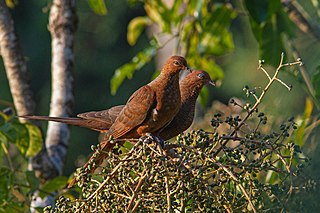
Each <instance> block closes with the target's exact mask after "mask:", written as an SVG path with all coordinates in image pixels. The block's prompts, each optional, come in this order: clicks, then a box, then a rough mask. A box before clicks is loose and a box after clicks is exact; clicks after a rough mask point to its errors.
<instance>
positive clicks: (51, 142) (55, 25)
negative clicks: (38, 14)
mask: <svg viewBox="0 0 320 213" xmlns="http://www.w3.org/2000/svg"><path fill="white" fill-rule="evenodd" d="M76 23H77V17H76V10H75V1H74V0H54V1H53V5H52V7H51V11H50V17H49V27H48V28H49V31H50V33H51V38H52V42H51V48H52V62H51V72H52V93H51V95H52V96H51V104H50V116H57V117H68V116H69V115H70V114H71V112H72V104H73V80H74V76H73V68H74V53H73V42H74V32H75V30H76ZM68 139H69V129H68V126H67V125H65V124H61V123H55V122H49V126H48V131H47V136H46V148H47V152H48V155H49V157H50V158H53V159H54V161H53V162H54V163H55V164H56V167H57V169H58V171H59V174H61V173H62V169H63V162H64V159H65V155H66V151H67V149H66V148H67V145H68Z"/></svg>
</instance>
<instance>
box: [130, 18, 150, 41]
mask: <svg viewBox="0 0 320 213" xmlns="http://www.w3.org/2000/svg"><path fill="white" fill-rule="evenodd" d="M149 24H150V19H149V18H148V17H145V16H144V17H136V18H134V19H132V20H131V21H130V23H129V25H128V33H127V39H128V43H129V44H130V45H131V46H133V45H135V44H136V42H137V39H138V38H139V36H140V35H141V33H142V31H143V30H144V29H145V27H146V26H148V25H149Z"/></svg>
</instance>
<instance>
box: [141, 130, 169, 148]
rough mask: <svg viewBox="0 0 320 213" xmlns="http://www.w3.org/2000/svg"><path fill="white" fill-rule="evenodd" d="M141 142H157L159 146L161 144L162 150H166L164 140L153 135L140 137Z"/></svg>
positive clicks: (147, 134) (148, 134)
mask: <svg viewBox="0 0 320 213" xmlns="http://www.w3.org/2000/svg"><path fill="white" fill-rule="evenodd" d="M139 140H140V141H142V142H143V143H147V144H150V143H152V142H156V143H157V144H159V145H160V146H161V148H162V149H163V148H164V140H163V139H162V138H160V137H158V136H155V135H153V134H151V133H146V134H145V135H144V136H142V137H140V139H139Z"/></svg>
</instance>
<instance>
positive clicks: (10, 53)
mask: <svg viewBox="0 0 320 213" xmlns="http://www.w3.org/2000/svg"><path fill="white" fill-rule="evenodd" d="M0 54H1V56H2V58H3V62H4V66H5V70H6V73H7V78H8V81H9V85H10V90H11V94H12V98H13V102H14V106H15V108H16V112H17V114H18V115H30V114H33V113H34V111H35V101H34V96H33V93H32V91H31V88H30V80H29V77H28V75H27V63H26V61H25V59H24V56H23V55H22V51H21V48H20V45H19V41H18V37H17V35H16V32H15V30H14V25H13V20H12V17H11V15H10V13H9V9H8V7H7V5H6V3H5V0H0ZM20 119H21V118H20ZM21 121H22V120H21Z"/></svg>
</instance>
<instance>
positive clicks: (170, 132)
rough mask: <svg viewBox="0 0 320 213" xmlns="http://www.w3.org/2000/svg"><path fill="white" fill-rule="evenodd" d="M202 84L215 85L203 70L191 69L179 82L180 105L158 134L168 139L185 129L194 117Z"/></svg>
mask: <svg viewBox="0 0 320 213" xmlns="http://www.w3.org/2000/svg"><path fill="white" fill-rule="evenodd" d="M204 85H212V86H215V83H214V81H213V80H211V78H210V75H209V74H208V73H207V72H205V71H203V70H193V71H192V73H190V74H188V75H187V76H186V77H185V78H184V79H183V80H182V81H181V82H180V92H181V106H180V109H179V112H178V113H177V115H176V116H175V117H174V119H173V120H172V121H171V122H170V124H169V125H168V126H166V127H165V128H164V129H163V130H162V131H161V132H160V134H159V137H160V138H162V139H164V140H168V139H171V138H173V137H176V136H177V135H179V134H180V133H182V132H184V131H185V130H187V129H188V128H189V127H190V126H191V124H192V122H193V119H194V113H195V106H196V101H197V98H198V96H199V94H200V91H201V89H202V87H203V86H204Z"/></svg>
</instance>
